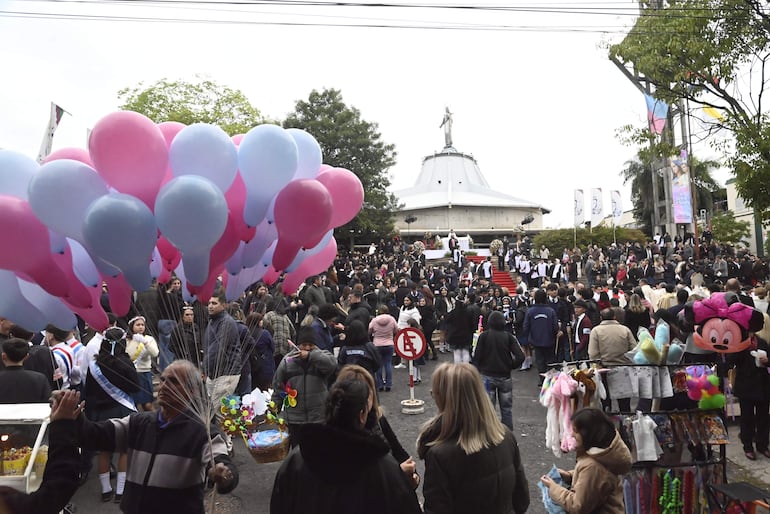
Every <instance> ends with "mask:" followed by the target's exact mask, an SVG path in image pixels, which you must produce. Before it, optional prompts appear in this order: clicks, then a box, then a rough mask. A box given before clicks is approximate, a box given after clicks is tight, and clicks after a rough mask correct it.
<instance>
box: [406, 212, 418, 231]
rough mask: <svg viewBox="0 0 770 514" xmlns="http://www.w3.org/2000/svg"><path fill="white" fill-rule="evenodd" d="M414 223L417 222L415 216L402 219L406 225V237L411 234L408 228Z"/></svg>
mask: <svg viewBox="0 0 770 514" xmlns="http://www.w3.org/2000/svg"><path fill="white" fill-rule="evenodd" d="M415 221H417V216H414V215H411V216H407V217H406V219H404V223H406V232H407V234H408V235H409V234H411V229H410V226H411V225H412V223H414V222H415Z"/></svg>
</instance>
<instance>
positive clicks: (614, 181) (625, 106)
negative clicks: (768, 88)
mask: <svg viewBox="0 0 770 514" xmlns="http://www.w3.org/2000/svg"><path fill="white" fill-rule="evenodd" d="M212 3H213V2H209V3H207V4H206V3H203V4H201V3H198V4H195V3H194V2H176V1H174V0H171V1H166V2H164V3H163V4H162V5H159V4H154V5H148V3H145V2H136V1H134V2H127V3H125V4H123V3H119V2H107V1H103V0H98V1H90V0H86V1H59V2H51V1H32V0H29V1H8V0H0V11H2V12H0V48H2V49H3V50H2V56H3V59H2V72H0V74H1V75H2V80H0V115H2V118H1V119H2V121H1V122H0V147H6V148H12V149H16V150H19V151H22V152H24V153H26V154H28V155H30V156H32V157H34V156H36V155H37V151H38V149H39V146H40V142H41V139H42V136H43V133H44V130H45V127H46V123H47V120H48V115H49V105H50V102H51V101H54V102H56V103H58V104H59V105H61V106H62V107H63V108H64V109H66V110H67V111H68V112H69V113H71V115H65V117H64V119H63V120H62V123H61V125H60V127H59V130H58V132H57V133H56V137H55V139H54V149H56V148H59V147H63V146H80V147H85V139H86V129H87V128H88V127H90V126H93V124H94V123H95V122H96V121H97V120H98V119H99V118H100V117H102V116H104V115H105V114H107V113H109V112H111V111H113V110H115V109H117V106H118V99H117V91H118V90H119V89H121V88H123V87H127V86H133V85H136V84H137V83H139V82H140V81H144V82H145V83H152V82H154V81H156V80H158V79H161V78H164V77H165V78H169V79H193V78H194V76H195V75H196V74H197V75H203V76H206V77H209V78H211V79H214V80H216V81H218V82H221V83H223V84H226V85H228V86H230V87H232V88H237V89H240V90H242V91H243V92H244V93H245V94H246V96H247V97H248V98H249V100H250V101H251V102H252V104H254V105H255V106H256V107H257V108H259V109H260V110H261V111H262V112H263V113H264V114H266V115H268V116H271V117H276V118H282V117H284V116H285V115H286V114H287V113H288V112H290V111H291V110H292V108H293V106H294V103H295V102H296V101H297V100H298V99H306V98H307V96H308V94H309V93H310V91H311V90H312V89H320V88H324V87H326V88H337V89H340V90H341V91H342V94H343V97H344V100H345V102H346V103H347V104H348V105H350V106H355V107H357V108H358V109H359V110H360V111H361V113H362V116H363V118H364V119H366V120H368V121H373V122H377V123H378V124H379V126H380V130H381V132H382V137H383V140H384V141H386V142H388V143H393V144H395V146H396V150H397V152H398V162H397V164H396V166H394V167H393V169H392V170H391V175H392V182H393V186H394V188H395V189H399V188H404V187H409V186H410V185H411V184H412V183H413V181H414V179H415V178H416V174H417V173H418V172H419V170H420V165H421V162H422V158H423V157H424V156H425V155H429V154H432V153H433V152H437V151H440V150H441V149H442V147H443V144H444V139H443V131H442V129H440V128H439V125H440V123H441V120H442V116H443V112H444V108H445V106H449V108H450V110H451V111H452V112H453V113H454V126H453V135H454V146H455V148H457V149H458V150H459V151H461V152H465V153H469V154H473V155H474V156H475V157H476V159H477V161H478V163H479V166H480V168H481V171H482V173H483V174H484V175H485V177H486V178H487V181H488V182H489V183H490V185H491V186H492V187H494V188H495V189H499V190H501V191H504V192H506V193H508V194H511V195H513V196H517V197H520V198H524V199H527V200H530V201H534V202H537V203H540V204H542V205H543V206H545V207H547V208H548V209H551V211H552V214H550V215H548V216H546V218H545V225H546V226H548V227H562V228H565V227H571V226H572V198H573V189H575V188H583V189H586V198H587V199H588V198H589V194H588V189H590V188H592V187H602V188H603V190H604V192H605V213H606V212H608V211H609V191H610V190H611V189H619V190H621V191H622V195H623V203H624V205H623V207H624V209H629V208H630V199H629V198H630V197H629V194H630V192H629V188H628V187H624V186H623V183H622V180H621V179H620V176H619V172H620V170H621V169H622V167H623V163H624V162H625V161H626V160H628V159H630V158H632V157H633V156H634V154H635V150H634V149H632V148H628V147H624V146H622V145H621V144H620V143H619V142H618V140H617V139H616V137H615V132H616V130H617V129H618V128H619V127H621V126H622V125H625V124H635V125H639V126H641V125H642V124H644V123H645V121H644V120H645V104H644V99H643V97H642V95H641V94H640V93H639V92H638V91H637V90H636V89H635V88H634V87H633V86H632V85H631V84H630V83H629V82H628V80H627V79H626V78H625V77H624V76H623V75H622V74H621V73H620V72H619V71H618V70H617V69H616V68H615V66H614V65H613V64H612V63H611V62H610V61H609V60H608V59H607V57H606V50H604V49H603V45H602V43H603V42H606V41H619V40H620V39H621V38H622V35H620V34H609V35H608V34H602V33H601V31H602V30H609V31H619V30H622V29H623V28H624V27H626V28H627V27H630V26H631V25H632V24H633V20H634V18H633V16H632V15H633V13H634V12H635V8H636V5H637V4H636V2H608V1H606V0H605V1H597V2H592V3H590V4H589V3H588V0H582V1H572V2H554V1H553V0H531V1H529V2H525V3H522V0H519V2H518V3H513V2H511V1H508V2H503V1H498V2H495V3H490V2H484V3H483V4H478V5H484V6H490V5H501V6H518V7H520V8H523V9H520V10H517V11H515V12H511V11H489V10H483V9H473V10H471V9H463V10H456V9H455V10H449V9H437V8H421V9H415V8H408V9H407V8H403V9H402V8H399V9H395V8H390V9H388V8H373V7H328V6H320V7H311V6H307V5H305V6H301V5H289V4H290V3H291V2H285V3H284V4H285V5H281V6H274V5H248V6H244V5H239V6H229V7H224V6H222V5H219V6H212V5H211V4H212ZM275 3H281V2H275ZM358 3H368V2H358ZM394 3H398V4H404V3H408V4H415V3H416V2H414V1H412V2H407V1H406V0H395V1H394ZM126 4H131V5H126ZM169 4H171V5H169ZM442 4H444V5H455V4H457V5H476V3H475V2H473V0H467V1H465V2H460V1H456V0H444V1H443V2H442ZM213 7H217V9H216V10H215V9H214V8H213ZM529 8H533V9H529ZM587 8H591V9H587ZM544 9H545V10H561V11H569V12H567V13H556V12H526V11H527V10H544ZM576 10H581V11H593V12H594V14H581V13H576V12H575V11H576ZM596 12H606V13H609V14H596ZM9 13H49V14H50V13H59V14H64V15H66V16H70V15H83V14H89V15H92V16H98V17H101V19H98V20H85V19H83V18H81V17H76V18H65V19H62V18H61V17H58V18H53V19H51V18H48V19H45V18H40V17H30V15H29V14H24V15H23V17H18V15H12V14H9ZM105 17H106V18H105ZM116 17H119V18H124V17H135V18H148V17H153V18H165V19H184V20H190V19H205V20H220V21H222V23H178V22H170V21H152V22H150V21H140V22H136V21H133V22H132V21H126V20H115V18H116ZM107 18H108V19H107ZM233 20H239V21H241V22H246V23H241V24H233V23H228V22H231V21H233ZM254 22H259V23H254ZM264 22H271V23H272V22H282V23H285V22H289V23H311V24H315V23H329V24H358V25H361V24H370V25H383V24H386V25H401V26H405V25H419V26H422V27H424V26H426V25H435V26H440V27H449V26H457V25H460V24H463V25H465V26H469V25H475V26H476V27H477V28H485V29H486V30H445V29H442V30H429V29H426V28H421V29H407V28H373V27H329V26H326V27H317V26H316V27H312V26H291V25H288V26H287V25H266V24H262V23H264ZM490 27H493V29H492V30H490ZM576 30H577V31H582V30H587V32H575V31H576ZM698 151H699V150H698V148H696V153H697V152H698ZM702 157H716V155H714V154H713V152H710V151H705V150H704V154H703V155H702ZM717 177H718V178H719V179H721V180H722V181H723V180H724V179H725V178H726V177H725V176H723V175H722V174H718V175H717Z"/></svg>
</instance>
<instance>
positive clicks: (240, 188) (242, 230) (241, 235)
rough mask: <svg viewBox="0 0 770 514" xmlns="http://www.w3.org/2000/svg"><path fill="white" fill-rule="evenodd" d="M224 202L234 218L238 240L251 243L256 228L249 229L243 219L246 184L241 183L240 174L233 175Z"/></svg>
mask: <svg viewBox="0 0 770 514" xmlns="http://www.w3.org/2000/svg"><path fill="white" fill-rule="evenodd" d="M225 200H226V201H227V207H228V208H229V209H230V214H231V216H232V217H233V218H234V219H233V221H234V222H235V227H236V229H237V231H238V239H240V240H241V241H245V242H248V241H251V239H252V238H253V237H254V234H255V233H256V231H257V228H256V227H249V226H248V225H247V224H246V221H245V220H244V219H243V206H244V205H245V203H246V184H244V183H243V178H241V173H240V172H238V174H237V175H235V180H234V181H233V184H232V185H231V186H230V189H228V190H227V192H226V193H225Z"/></svg>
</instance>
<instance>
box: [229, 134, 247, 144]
mask: <svg viewBox="0 0 770 514" xmlns="http://www.w3.org/2000/svg"><path fill="white" fill-rule="evenodd" d="M245 135H246V134H235V135H234V136H233V137H231V138H230V140H231V141H232V142H233V144H235V146H240V144H241V141H242V140H243V136H245Z"/></svg>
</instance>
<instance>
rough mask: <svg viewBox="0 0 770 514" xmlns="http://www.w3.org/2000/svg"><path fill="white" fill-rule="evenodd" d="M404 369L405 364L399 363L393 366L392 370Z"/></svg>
mask: <svg viewBox="0 0 770 514" xmlns="http://www.w3.org/2000/svg"><path fill="white" fill-rule="evenodd" d="M405 367H406V364H404V363H403V362H399V363H398V364H396V365H395V366H393V369H404V368H405Z"/></svg>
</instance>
